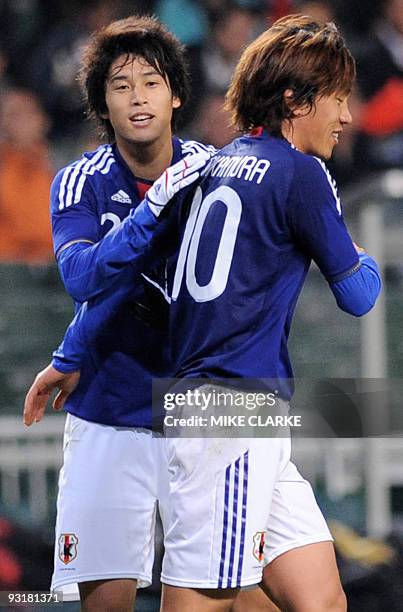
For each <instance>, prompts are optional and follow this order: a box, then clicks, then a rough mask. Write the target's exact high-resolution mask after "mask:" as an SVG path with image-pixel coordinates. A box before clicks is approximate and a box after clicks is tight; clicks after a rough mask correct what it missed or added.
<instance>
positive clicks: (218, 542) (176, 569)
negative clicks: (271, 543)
mask: <svg viewBox="0 0 403 612" xmlns="http://www.w3.org/2000/svg"><path fill="white" fill-rule="evenodd" d="M167 445H168V473H169V483H170V498H171V502H172V504H171V518H170V521H169V526H168V529H167V531H166V534H165V556H164V561H163V571H162V582H164V583H165V584H168V585H172V586H176V587H188V588H192V589H216V588H219V589H229V588H235V587H242V586H248V585H251V584H258V583H259V582H260V580H261V575H262V569H263V565H264V555H263V544H264V537H263V535H262V534H264V530H265V527H266V525H267V522H268V517H269V514H270V505H271V495H272V491H273V488H274V485H275V482H276V479H277V475H278V470H279V464H280V462H281V458H282V448H283V441H282V440H264V439H254V440H249V439H239V438H232V439H226V438H224V439H221V438H220V439H218V438H187V439H167ZM260 549H261V550H260Z"/></svg>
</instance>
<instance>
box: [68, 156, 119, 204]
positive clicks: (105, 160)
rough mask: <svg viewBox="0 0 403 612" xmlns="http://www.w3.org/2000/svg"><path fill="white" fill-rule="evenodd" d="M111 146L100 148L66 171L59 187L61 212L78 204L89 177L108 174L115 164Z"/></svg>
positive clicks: (71, 165)
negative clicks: (97, 173)
mask: <svg viewBox="0 0 403 612" xmlns="http://www.w3.org/2000/svg"><path fill="white" fill-rule="evenodd" d="M115 161H116V160H115V157H114V155H113V152H112V147H111V145H102V146H100V147H98V149H97V150H96V151H94V153H92V154H91V157H88V156H87V155H83V157H82V158H81V159H80V160H79V161H77V162H74V163H73V164H70V166H67V168H66V169H65V171H64V173H63V176H62V180H61V182H60V187H59V210H62V209H63V208H68V207H69V206H71V205H72V204H77V203H78V202H79V201H80V199H81V195H82V192H83V187H84V183H85V181H86V178H87V176H89V175H93V174H95V172H101V174H108V172H109V170H110V168H111V165H112V164H113V163H114V162H115Z"/></svg>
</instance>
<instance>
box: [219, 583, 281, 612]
mask: <svg viewBox="0 0 403 612" xmlns="http://www.w3.org/2000/svg"><path fill="white" fill-rule="evenodd" d="M231 612H280V610H279V608H278V607H277V606H276V605H275V604H274V603H273V602H272V601H271V599H270V597H269V596H268V594H267V593H265V592H264V591H263V590H262V589H261V588H260V587H257V588H254V589H247V590H245V591H240V592H239V593H238V595H237V597H236V599H235V601H234V603H233V605H232V608H231Z"/></svg>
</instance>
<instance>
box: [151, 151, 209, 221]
mask: <svg viewBox="0 0 403 612" xmlns="http://www.w3.org/2000/svg"><path fill="white" fill-rule="evenodd" d="M210 158H211V155H210V153H208V152H207V151H201V152H200V153H193V154H192V155H188V156H187V157H184V158H183V159H181V161H179V162H177V163H176V164H174V165H173V166H170V167H169V168H167V169H166V170H165V172H164V174H163V175H162V176H160V177H159V179H157V180H156V181H155V183H154V184H153V186H152V187H150V189H149V190H148V191H147V193H146V200H147V202H148V205H149V207H150V209H151V211H152V212H153V213H154V215H155V216H156V217H158V216H159V215H160V213H161V212H162V210H163V209H164V206H165V204H167V203H168V202H169V200H170V199H171V198H172V197H173V196H174V195H175V194H176V193H178V191H179V190H180V189H183V188H184V187H187V186H188V185H191V184H192V183H193V182H194V181H195V180H196V179H198V178H199V176H200V170H201V169H202V168H204V167H205V166H206V164H207V162H208V161H209V160H210Z"/></svg>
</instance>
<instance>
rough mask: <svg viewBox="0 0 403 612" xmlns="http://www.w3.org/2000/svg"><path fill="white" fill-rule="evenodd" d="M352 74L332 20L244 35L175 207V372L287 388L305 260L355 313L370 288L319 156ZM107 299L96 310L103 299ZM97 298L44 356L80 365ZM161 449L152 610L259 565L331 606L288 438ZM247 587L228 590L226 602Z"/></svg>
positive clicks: (373, 270)
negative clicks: (161, 521) (219, 115)
mask: <svg viewBox="0 0 403 612" xmlns="http://www.w3.org/2000/svg"><path fill="white" fill-rule="evenodd" d="M354 76H355V67H354V60H353V58H352V57H351V55H350V53H349V51H348V49H347V48H346V46H345V43H344V41H343V39H342V37H341V36H340V34H339V32H338V31H337V29H336V27H335V26H334V25H333V24H322V23H318V22H316V21H313V20H312V19H311V18H308V17H301V16H293V17H289V18H285V19H283V20H280V21H278V22H276V23H275V24H274V25H273V26H272V28H270V29H269V30H268V31H267V32H265V33H264V34H262V35H261V36H260V37H259V38H258V39H257V40H256V41H255V42H254V43H252V44H251V45H250V46H249V47H248V48H247V49H246V50H245V52H244V54H243V56H242V58H241V60H240V63H239V65H238V67H237V70H236V73H235V76H234V79H233V82H232V85H231V87H230V90H229V94H228V104H229V107H230V109H231V110H232V113H233V118H234V121H235V123H236V125H237V126H238V127H239V128H240V130H241V131H244V132H246V134H245V135H244V136H242V137H240V138H239V139H237V140H235V141H234V142H233V143H231V144H230V145H228V147H225V148H224V149H223V150H222V151H220V153H219V155H217V156H216V157H215V158H213V160H212V161H211V163H210V165H209V167H208V168H207V170H206V171H205V176H204V178H203V180H202V181H201V182H200V184H199V186H198V187H197V189H196V191H195V194H194V197H193V200H192V202H191V203H190V206H189V205H188V204H187V203H186V202H183V204H181V205H180V207H179V210H180V212H181V213H185V212H186V207H189V208H188V211H187V215H186V216H185V223H184V224H183V225H182V237H181V240H180V243H179V250H178V255H177V257H176V259H175V262H174V268H173V275H172V276H173V283H172V287H171V288H170V291H169V294H170V300H171V306H170V315H169V316H170V325H171V337H170V343H171V350H172V354H173V358H174V363H175V364H176V375H177V376H178V377H179V378H181V379H189V378H191V379H192V378H203V379H207V381H208V379H213V380H216V379H217V378H219V379H221V383H222V382H223V381H224V383H225V380H226V379H234V378H236V379H239V380H241V381H242V380H243V381H244V384H245V387H246V388H247V386H248V382H247V380H246V379H261V380H263V381H264V380H266V381H269V380H274V381H275V382H276V388H277V389H278V390H279V392H280V399H279V400H278V401H279V402H280V403H286V402H287V401H288V400H289V399H290V397H291V395H292V383H291V379H292V370H291V365H290V361H289V357H288V352H287V338H288V334H289V329H290V325H291V320H292V315H293V311H294V308H295V304H296V301H297V299H298V295H299V293H300V291H301V288H302V285H303V282H304V279H305V277H306V274H307V272H308V269H309V265H310V262H311V260H314V261H315V262H316V263H317V264H318V266H319V268H320V270H321V271H322V273H323V274H324V276H325V278H326V279H327V281H328V283H329V286H330V289H331V290H332V292H333V294H334V295H335V298H336V301H337V304H338V305H339V307H340V308H342V309H343V310H345V311H346V312H349V313H351V314H354V315H356V316H361V315H363V314H365V313H366V312H368V310H370V308H371V307H372V306H373V304H374V303H375V300H376V297H377V295H378V293H379V291H380V286H381V284H380V278H379V274H378V271H377V266H376V263H375V262H374V261H373V260H372V259H371V258H370V257H369V256H368V255H366V254H365V252H363V250H362V249H360V248H358V247H355V245H354V243H353V242H352V240H351V238H350V236H349V234H348V232H347V230H346V227H345V225H344V221H343V215H342V210H341V205H340V201H339V198H338V195H337V189H336V186H335V184H334V182H333V181H332V179H331V177H330V175H329V174H328V172H327V170H326V167H325V166H324V162H323V160H326V159H328V158H329V157H330V156H331V154H332V151H333V148H334V146H335V145H336V144H337V142H338V140H339V136H340V133H341V132H342V130H343V128H344V126H345V125H347V124H348V123H350V122H351V115H350V112H349V109H348V95H349V92H350V89H351V86H352V83H353V80H354ZM186 219H187V220H186ZM106 302H107V300H106V301H105V303H104V306H105V310H104V312H105V315H106V316H110V314H111V313H113V312H114V311H115V310H114V309H115V308H116V302H114V306H113V308H111V307H110V306H107V305H106ZM111 302H113V299H112V298H111ZM101 312H102V311H101V309H96V308H94V309H92V310H91V309H88V311H87V312H85V313H83V316H80V317H78V318H76V321H75V324H74V325H73V326H72V327H71V328H70V329H69V332H68V334H67V336H66V337H65V343H64V345H62V347H61V348H60V349H59V351H58V352H57V353H56V359H55V360H54V362H53V365H54V366H56V368H57V369H60V371H64V370H65V371H66V372H68V369H67V368H66V362H68V363H69V364H70V366H69V367H70V368H71V369H74V366H76V367H79V366H80V359H81V357H78V358H77V355H78V353H80V351H81V352H82V340H83V339H84V341H86V342H88V341H89V339H90V338H94V337H97V336H96V333H95V331H94V330H95V328H96V323H97V324H98V327H99V325H100V313H101ZM94 313H95V315H94ZM91 318H92V320H93V321H94V319H95V324H91V323H89V322H90V321H91ZM97 318H98V321H96V319H97ZM84 344H85V342H84ZM75 347H76V348H75ZM77 347H78V348H77ZM68 377H69V375H68V374H67V375H66V378H65V380H66V379H68ZM268 389H271V387H270V386H269V387H268ZM215 390H216V389H215V387H214V386H213V385H207V386H206V388H205V392H206V393H210V394H213V393H214V392H215ZM228 391H229V392H231V388H229V389H228ZM223 408H225V407H223ZM35 410H36V409H34V410H33V413H32V414H35ZM184 435H186V433H185V434H184ZM166 452H167V456H168V468H169V471H168V473H169V479H170V499H171V500H172V506H171V512H170V518H169V524H168V529H167V533H166V535H165V557H164V563H163V571H162V581H163V583H164V589H163V602H162V610H163V612H174V611H175V612H176V611H177V610H181V612H188V611H189V612H190V611H191V610H195V609H196V610H202V611H206V612H216V611H217V612H224V611H227V610H230V608H231V606H232V604H233V602H234V600H235V597H236V595H237V592H238V590H239V588H240V587H245V586H248V585H253V584H257V583H259V582H260V581H261V580H262V582H261V587H262V589H263V590H264V591H265V592H266V593H267V594H269V595H270V596H271V597H272V598H273V599H274V601H276V602H277V603H278V605H279V607H280V608H281V609H284V610H290V611H292V612H308V611H309V612H319V611H320V612H323V611H328V612H342V611H344V610H345V609H346V603H345V597H344V594H343V591H342V588H341V585H340V580H339V576H338V571H337V566H336V563H335V557H334V551H333V545H332V538H331V535H330V533H329V530H328V528H327V526H326V523H325V521H324V519H323V516H322V515H321V513H320V510H319V508H318V506H317V504H316V502H315V499H314V497H313V493H312V490H311V487H310V485H309V484H308V483H307V482H306V481H305V480H304V479H303V478H302V477H301V476H300V474H299V473H298V471H297V469H296V468H295V466H294V465H293V464H292V463H291V462H290V443H289V440H288V439H270V440H269V439H262V438H254V439H242V438H239V439H237V438H234V437H233V438H226V439H221V440H220V439H219V440H217V439H216V438H208V437H200V438H193V439H189V438H182V437H179V438H176V439H174V438H170V439H168V440H167V445H166ZM201 457H203V460H202V461H201V460H200V458H201ZM263 569H264V571H263ZM262 574H263V576H262ZM243 598H245V599H244V603H242V600H243ZM246 602H247V594H244V593H241V595H240V599H239V600H238V602H237V603H236V605H237V606H238V609H240V610H242V609H245V610H247V609H248V607H247V605H248V604H247V603H246ZM242 606H243V607H242Z"/></svg>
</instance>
